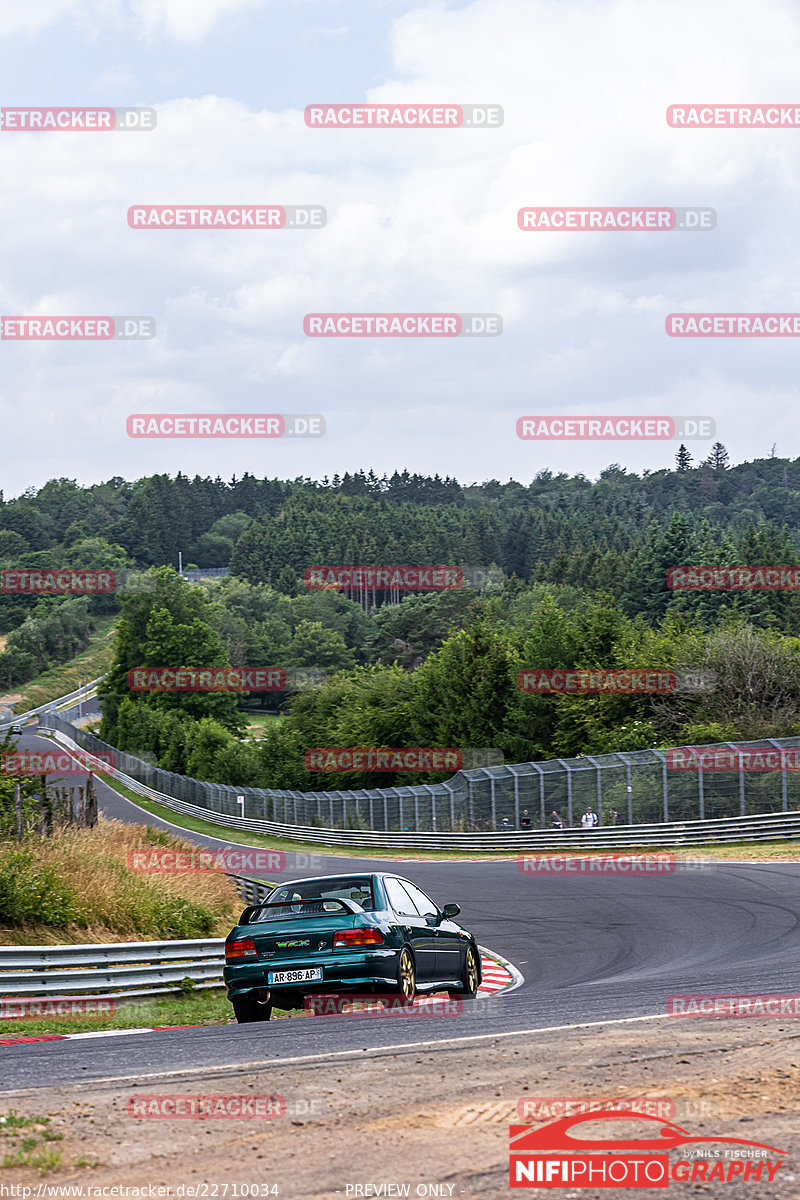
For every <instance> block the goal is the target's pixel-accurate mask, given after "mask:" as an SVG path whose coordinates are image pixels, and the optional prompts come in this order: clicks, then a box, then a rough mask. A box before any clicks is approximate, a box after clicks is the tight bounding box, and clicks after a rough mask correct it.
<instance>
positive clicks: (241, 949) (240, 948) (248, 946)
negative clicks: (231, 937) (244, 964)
mask: <svg viewBox="0 0 800 1200" xmlns="http://www.w3.org/2000/svg"><path fill="white" fill-rule="evenodd" d="M256 953H257V951H256V944H255V942H254V941H253V939H252V938H244V939H243V940H242V941H241V942H226V943H225V961H226V962H230V961H231V959H232V958H251V957H252V956H253V955H254V954H256Z"/></svg>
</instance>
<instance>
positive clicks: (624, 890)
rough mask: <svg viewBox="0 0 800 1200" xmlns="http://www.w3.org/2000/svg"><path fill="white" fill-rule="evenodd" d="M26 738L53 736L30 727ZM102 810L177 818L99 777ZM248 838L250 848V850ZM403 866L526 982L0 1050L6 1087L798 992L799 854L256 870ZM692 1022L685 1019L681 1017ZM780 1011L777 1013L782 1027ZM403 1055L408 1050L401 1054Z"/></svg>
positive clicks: (232, 1063) (359, 1048) (0, 1079)
mask: <svg viewBox="0 0 800 1200" xmlns="http://www.w3.org/2000/svg"><path fill="white" fill-rule="evenodd" d="M20 740H21V743H22V745H23V746H25V747H27V748H30V749H40V750H41V749H44V748H48V747H49V748H51V749H52V746H53V743H52V742H49V741H46V740H42V739H38V738H36V737H35V736H34V735H33V734H32V733H31V732H29V730H26V731H25V733H24V734H23V737H22V738H21V739H20ZM97 789H98V799H99V801H100V806H101V809H102V811H103V813H104V814H105V815H106V816H108V817H115V818H117V819H119V820H122V821H131V822H135V823H140V824H141V823H148V824H150V825H154V826H157V827H161V828H166V829H171V830H172V831H174V832H179V833H180V834H181V835H182V836H183V837H185V838H187V839H188V840H190V841H192V842H195V843H196V844H198V845H202V846H208V847H210V848H213V849H215V850H219V849H220V848H221V845H222V844H228V845H231V846H235V845H236V843H235V842H234V841H233V840H231V841H230V842H229V843H220V842H219V841H218V840H215V839H210V838H207V837H205V836H203V835H201V834H196V833H192V832H190V831H188V830H183V829H178V828H176V827H175V826H171V825H170V824H169V822H168V821H163V820H161V819H160V818H158V817H154V816H152V815H151V814H149V813H145V812H144V811H143V810H141V809H139V808H137V807H136V805H134V804H132V803H130V802H128V801H127V800H125V799H124V798H123V797H121V796H119V795H118V793H116V792H114V791H113V790H112V789H110V788H109V787H108V786H107V785H105V784H104V783H103V782H102V780H100V779H98V781H97ZM251 849H252V848H251ZM348 870H354V871H359V872H364V871H369V870H395V871H396V872H397V873H398V874H399V875H403V876H406V877H407V878H409V879H411V880H413V881H414V882H416V883H418V884H419V885H420V887H422V888H423V889H424V890H425V891H426V892H428V893H430V895H431V896H432V897H433V898H434V899H435V900H436V901H438V902H439V903H441V904H445V903H449V902H452V901H455V902H457V903H458V904H460V905H461V917H460V918H459V920H460V922H461V923H463V924H464V925H465V926H466V927H467V928H469V929H471V930H472V931H473V932H474V933H475V935H476V936H477V939H478V942H479V943H480V944H481V945H482V946H485V947H488V948H490V949H491V950H493V951H496V952H497V953H498V954H500V955H503V956H504V957H506V958H508V959H509V960H510V961H511V962H512V963H514V964H515V965H516V966H517V967H518V969H519V970H520V971H521V972H522V974H523V976H524V983H523V984H522V986H521V987H519V988H518V989H516V990H514V991H512V992H510V993H509V994H508V995H504V996H498V997H492V998H491V1000H489V1001H483V1002H481V1003H480V1004H479V1006H478V1007H477V1008H476V1009H475V1010H474V1011H470V1007H469V1005H468V1004H465V1006H464V1009H465V1011H464V1013H463V1015H460V1016H456V1017H452V1018H449V1019H441V1018H440V1019H433V1018H427V1019H424V1020H423V1019H418V1020H414V1019H412V1018H407V1019H399V1018H398V1019H392V1020H382V1021H379V1020H375V1019H371V1018H359V1019H354V1018H352V1017H341V1018H338V1017H332V1018H325V1019H324V1020H317V1019H312V1018H308V1019H298V1020H291V1021H275V1022H268V1023H264V1024H258V1025H241V1026H237V1025H229V1026H208V1027H204V1028H193V1029H185V1030H168V1031H164V1032H159V1033H150V1034H147V1035H145V1034H130V1035H125V1036H121V1037H98V1038H97V1039H88V1040H78V1041H67V1042H44V1043H30V1044H24V1045H17V1046H4V1047H2V1048H0V1063H1V1064H2V1071H0V1091H7V1090H12V1089H15V1088H25V1087H40V1086H41V1087H44V1086H51V1085H56V1084H67V1083H73V1082H76V1081H80V1080H98V1079H118V1078H126V1079H128V1078H130V1079H133V1078H138V1077H146V1076H148V1075H154V1076H157V1075H158V1074H161V1073H168V1072H175V1073H178V1074H182V1073H183V1072H185V1071H187V1070H188V1071H198V1072H199V1071H207V1070H214V1069H221V1068H228V1067H230V1068H241V1067H245V1066H247V1064H252V1063H259V1064H265V1063H269V1062H276V1063H277V1062H279V1061H283V1062H285V1061H286V1060H291V1059H293V1058H306V1057H308V1056H314V1055H319V1056H326V1055H329V1054H333V1053H345V1052H355V1053H358V1054H361V1053H363V1052H364V1051H367V1050H370V1049H375V1050H379V1049H380V1048H388V1047H398V1048H401V1047H413V1046H414V1045H416V1044H418V1043H423V1042H424V1043H431V1042H433V1043H435V1042H437V1041H442V1040H450V1039H461V1038H475V1037H478V1036H486V1035H492V1036H500V1037H503V1038H504V1039H506V1038H511V1039H513V1035H514V1033H515V1032H516V1033H522V1032H528V1031H536V1030H541V1031H542V1033H541V1044H542V1054H543V1055H546V1052H547V1036H548V1034H547V1032H546V1031H547V1030H548V1029H552V1028H555V1027H560V1026H573V1025H582V1024H595V1023H597V1022H600V1023H606V1022H609V1021H620V1020H623V1019H626V1018H627V1019H630V1018H637V1017H644V1016H648V1017H654V1018H662V1017H663V1021H661V1025H662V1028H663V1034H664V1044H665V1050H666V1049H667V1048H668V1046H669V1026H670V1022H672V1021H676V1020H682V1018H679V1017H666V1010H667V998H668V997H669V996H670V995H673V994H675V993H703V994H716V995H728V996H729V995H750V994H754V993H771V994H774V993H784V994H786V993H800V863H774V862H771V863H767V862H765V863H753V862H747V863H735V862H730V861H726V862H711V861H706V862H702V863H697V864H693V865H692V864H681V865H680V866H679V867H678V869H676V870H675V871H674V872H672V873H651V874H641V875H630V874H611V873H608V872H604V873H603V874H591V875H583V874H563V873H562V874H558V873H556V874H538V873H537V874H525V873H522V872H521V871H520V870H519V869H518V865H517V862H516V860H514V859H511V860H501V861H496V860H487V861H484V862H465V861H452V862H443V861H436V862H411V861H406V862H397V861H395V860H389V859H365V858H358V859H348V858H345V857H340V856H338V855H337V856H322V857H321V858H320V860H319V865H318V867H315V869H314V870H313V871H308V870H306V871H302V870H289V871H286V872H283V873H282V872H279V871H269V872H264V871H262V872H259V871H257V870H256V871H252V872H251V871H248V872H246V873H247V874H253V875H261V876H265V875H266V876H268V877H269V878H273V879H275V878H281V877H282V876H283V877H284V878H292V877H295V878H296V877H299V876H302V875H304V874H328V873H334V872H336V873H338V872H340V871H348ZM685 1019H686V1018H683V1020H685ZM782 1024H783V1022H781V1021H776V1028H777V1026H780V1025H782ZM398 1052H399V1050H398Z"/></svg>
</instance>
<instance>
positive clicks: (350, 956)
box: [222, 947, 400, 999]
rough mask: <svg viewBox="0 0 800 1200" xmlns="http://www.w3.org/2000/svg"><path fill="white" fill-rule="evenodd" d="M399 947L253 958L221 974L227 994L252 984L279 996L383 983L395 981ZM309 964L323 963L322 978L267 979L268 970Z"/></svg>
mask: <svg viewBox="0 0 800 1200" xmlns="http://www.w3.org/2000/svg"><path fill="white" fill-rule="evenodd" d="M399 960H400V950H399V949H396V950H393V949H389V948H387V947H382V948H381V949H380V950H378V949H370V950H363V951H354V950H348V951H345V952H344V953H341V954H326V955H325V956H324V957H323V956H322V955H313V954H309V955H307V956H303V957H300V956H295V957H293V958H281V959H277V958H275V959H269V960H264V959H254V960H253V961H251V962H247V961H244V962H242V963H241V964H240V963H231V964H229V965H226V966H225V968H224V970H223V972H222V977H223V979H224V980H225V986H226V988H227V989H228V998H229V999H230V998H231V997H232V996H237V995H241V994H242V993H243V992H249V991H251V990H252V989H253V988H265V987H269V989H270V991H271V992H272V993H273V995H274V996H275V997H276V999H277V997H278V996H279V995H280V993H281V992H295V993H297V992H303V993H311V992H329V991H330V990H331V988H333V987H342V988H357V987H364V986H365V985H368V984H380V985H383V986H384V987H385V986H386V985H387V984H389V985H396V983H397V967H398V963H399ZM309 967H321V968H322V978H321V979H317V980H311V981H309V982H306V983H276V984H269V983H268V982H267V973H268V972H269V971H297V970H305V969H307V968H309Z"/></svg>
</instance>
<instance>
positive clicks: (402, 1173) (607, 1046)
mask: <svg viewBox="0 0 800 1200" xmlns="http://www.w3.org/2000/svg"><path fill="white" fill-rule="evenodd" d="M400 1020H402V1018H400V1019H398V1024H399V1022H400ZM398 1033H399V1030H398ZM425 1036H426V1035H425V1030H424V1026H423V1025H422V1024H420V1027H419V1032H418V1033H417V1032H416V1031H415V1032H414V1036H413V1037H412V1038H409V1035H408V1031H407V1030H404V1031H403V1035H402V1037H400V1036H398V1039H397V1041H398V1042H401V1041H403V1040H406V1039H408V1040H409V1041H420V1042H422V1041H424V1039H425ZM366 1040H367V1036H365V1041H366ZM253 1050H254V1053H253V1059H254V1060H255V1059H257V1058H258V1053H257V1051H258V1047H257V1045H256V1043H255V1038H254V1044H253ZM187 1065H188V1064H187ZM165 1095H168V1096H172V1097H174V1096H195V1097H198V1096H209V1095H215V1096H246V1097H248V1098H249V1099H250V1101H252V1103H253V1105H255V1100H254V1098H255V1097H258V1096H272V1097H273V1098H276V1097H277V1098H279V1099H273V1101H272V1103H271V1105H270V1103H269V1102H268V1101H262V1102H261V1103H262V1106H263V1108H264V1111H270V1108H271V1110H272V1111H273V1112H275V1111H278V1110H280V1111H281V1112H282V1115H280V1116H274V1117H268V1118H266V1119H261V1118H257V1117H254V1116H251V1115H245V1116H237V1117H235V1118H231V1119H208V1118H203V1119H199V1120H198V1119H180V1118H175V1117H173V1116H168V1117H166V1118H152V1119H150V1118H148V1119H140V1118H137V1117H135V1116H132V1115H129V1108H130V1107H131V1106H136V1105H137V1104H138V1111H139V1112H142V1111H143V1110H147V1108H148V1106H150V1107H151V1108H152V1104H153V1102H152V1101H151V1100H149V1099H147V1097H152V1096H165ZM566 1097H570V1098H585V1099H589V1098H592V1099H599V1098H603V1099H607V1098H611V1097H625V1098H628V1099H632V1098H638V1099H640V1100H644V1099H645V1098H650V1105H649V1107H650V1109H651V1111H652V1112H653V1113H654V1114H655V1115H665V1114H667V1109H665V1108H664V1107H663V1106H664V1105H665V1104H667V1105H669V1106H671V1107H670V1109H669V1116H670V1119H671V1120H673V1121H674V1122H675V1123H677V1124H678V1125H681V1126H682V1127H684V1128H685V1129H686V1130H688V1131H689V1133H691V1134H692V1135H693V1136H702V1137H712V1136H714V1135H716V1136H719V1137H734V1138H742V1139H747V1140H750V1141H754V1142H763V1143H767V1144H769V1145H772V1146H777V1147H779V1148H780V1149H781V1150H783V1151H785V1157H784V1159H783V1160H782V1161H783V1165H782V1166H781V1167H780V1168H779V1170H778V1172H777V1174H776V1175H775V1177H774V1180H773V1182H771V1183H769V1182H767V1181H766V1172H765V1173H764V1177H763V1178H761V1179H760V1180H759V1181H758V1182H755V1181H754V1180H752V1179H750V1180H748V1181H747V1182H744V1181H742V1180H741V1179H740V1178H737V1179H735V1180H733V1181H731V1182H724V1183H723V1182H716V1181H715V1182H703V1181H702V1180H701V1179H696V1180H695V1182H691V1181H689V1182H685V1183H684V1182H676V1181H674V1180H671V1181H670V1184H669V1193H668V1194H669V1195H670V1196H673V1197H689V1196H691V1197H695V1198H696V1197H698V1196H705V1195H710V1196H714V1197H717V1196H725V1197H731V1200H743V1198H744V1197H748V1200H749V1198H750V1197H753V1196H757V1197H758V1198H759V1200H793V1198H795V1197H797V1198H800V1026H798V1025H797V1024H794V1023H793V1022H791V1021H788V1020H780V1019H777V1018H776V1019H772V1020H765V1019H738V1020H731V1019H718V1020H708V1019H689V1020H682V1019H670V1020H631V1021H625V1022H608V1023H606V1024H604V1025H602V1026H596V1027H590V1026H583V1027H575V1028H573V1029H571V1030H566V1031H552V1032H546V1031H544V1032H539V1033H536V1034H522V1035H514V1036H510V1037H500V1038H496V1037H495V1038H486V1039H485V1040H484V1039H481V1040H478V1041H473V1042H471V1043H467V1044H461V1045H458V1044H453V1045H451V1046H447V1047H445V1046H442V1045H439V1046H436V1047H435V1048H429V1047H425V1046H416V1047H415V1046H413V1045H407V1046H405V1047H404V1048H403V1049H398V1050H395V1051H394V1052H386V1051H382V1052H362V1053H355V1054H354V1053H351V1052H348V1053H347V1054H342V1055H337V1056H334V1057H329V1058H327V1059H326V1058H319V1057H318V1058H316V1059H315V1060H314V1061H306V1062H303V1061H302V1060H301V1059H298V1061H296V1062H294V1063H292V1062H288V1063H286V1064H284V1065H280V1064H276V1065H273V1066H260V1065H259V1066H253V1067H251V1068H249V1069H247V1070H245V1071H242V1070H241V1069H238V1070H233V1069H219V1070H214V1071H198V1072H189V1073H188V1074H185V1075H182V1076H178V1075H159V1076H154V1077H151V1078H140V1079H138V1080H130V1081H125V1082H118V1081H109V1082H106V1083H96V1084H82V1085H80V1086H74V1087H57V1088H36V1089H30V1090H26V1091H16V1092H13V1093H11V1092H6V1093H2V1094H0V1113H2V1114H5V1113H7V1112H8V1111H9V1110H10V1109H12V1108H13V1109H15V1110H16V1112H17V1113H18V1114H21V1115H39V1116H42V1115H46V1116H49V1117H50V1118H51V1125H50V1128H51V1129H52V1130H53V1131H54V1132H55V1133H57V1134H63V1139H62V1140H60V1141H58V1142H52V1143H50V1144H51V1145H52V1146H54V1147H57V1148H58V1150H59V1151H60V1153H61V1160H62V1165H61V1166H60V1168H59V1169H57V1170H56V1171H55V1172H53V1173H51V1174H48V1175H47V1176H45V1177H44V1178H41V1177H40V1176H39V1174H38V1173H37V1172H36V1171H35V1170H33V1169H27V1168H20V1167H15V1168H6V1169H0V1185H5V1190H3V1188H2V1187H0V1194H3V1195H5V1196H12V1195H16V1196H18V1197H20V1198H23V1200H24V1192H23V1191H21V1190H19V1191H16V1193H13V1192H11V1191H9V1190H8V1185H10V1184H12V1183H13V1184H15V1185H17V1187H20V1185H28V1186H29V1187H30V1188H31V1191H30V1192H29V1193H28V1194H29V1195H30V1196H31V1197H32V1198H36V1197H39V1198H40V1200H48V1198H50V1197H56V1196H59V1195H61V1196H67V1195H72V1196H74V1197H81V1196H84V1197H86V1198H87V1200H91V1198H93V1197H96V1198H100V1197H112V1196H114V1197H120V1198H122V1200H124V1198H125V1197H126V1196H127V1197H130V1198H133V1197H137V1196H142V1195H150V1196H152V1195H159V1194H160V1195H161V1196H175V1197H178V1198H180V1197H184V1198H185V1197H201V1198H205V1197H209V1198H210V1200H215V1198H216V1197H220V1198H226V1197H227V1198H230V1200H238V1198H239V1197H242V1196H248V1195H249V1196H254V1195H264V1196H267V1195H277V1196H280V1197H283V1198H290V1200H295V1198H297V1200H299V1198H301V1197H302V1198H303V1200H309V1198H312V1200H313V1198H317V1197H318V1198H320V1200H322V1198H323V1197H324V1198H331V1200H334V1198H336V1200H340V1198H344V1200H347V1198H348V1197H353V1198H354V1200H355V1198H361V1197H367V1196H371V1197H376V1196H401V1195H408V1196H412V1197H413V1196H436V1197H441V1196H445V1197H454V1198H469V1197H473V1196H480V1197H506V1198H507V1197H508V1196H509V1195H510V1194H512V1193H510V1191H509V1185H508V1145H509V1123H510V1122H517V1121H519V1120H520V1117H519V1116H518V1115H517V1114H518V1111H519V1110H518V1104H519V1102H520V1100H522V1101H523V1102H526V1103H527V1106H528V1110H529V1112H530V1107H531V1105H533V1106H534V1108H535V1112H534V1114H533V1115H532V1117H531V1118H530V1119H533V1116H535V1115H536V1114H538V1115H539V1116H540V1117H543V1116H544V1117H546V1116H547V1114H548V1112H549V1115H550V1117H551V1118H552V1117H553V1116H555V1115H560V1114H559V1112H558V1109H557V1108H552V1109H549V1110H544V1109H543V1108H542V1107H541V1106H542V1104H543V1103H548V1104H550V1103H557V1101H558V1099H559V1098H566ZM184 1104H187V1102H186V1101H184ZM160 1105H161V1106H162V1107H163V1102H160ZM284 1106H285V1112H283V1109H284ZM654 1106H655V1107H654ZM253 1111H255V1108H253ZM0 1128H2V1126H0ZM605 1128H606V1129H607V1128H608V1125H607V1126H606V1127H605ZM654 1128H657V1127H656V1126H654ZM614 1135H615V1136H617V1137H619V1136H625V1135H628V1136H642V1130H641V1123H637V1124H636V1125H633V1124H628V1122H625V1123H624V1124H623V1123H621V1122H620V1123H618V1124H615V1128H614ZM589 1136H608V1133H607V1132H605V1131H604V1130H601V1129H600V1127H599V1126H593V1127H589ZM1 1140H2V1141H5V1138H2V1139H1ZM2 1148H3V1147H2V1146H0V1149H2ZM716 1149H717V1150H719V1153H720V1156H721V1157H722V1158H723V1161H725V1162H726V1163H729V1162H730V1160H729V1159H725V1158H724V1147H723V1146H719V1145H718V1146H717V1147H716ZM695 1152H696V1151H695ZM687 1153H689V1152H688V1151H678V1150H673V1151H672V1152H671V1154H670V1161H671V1162H672V1163H675V1162H677V1161H678V1158H679V1156H683V1155H685V1154H687ZM76 1160H77V1161H79V1162H83V1163H85V1162H87V1161H89V1162H92V1163H96V1164H97V1165H96V1166H92V1167H86V1166H79V1167H75V1166H73V1165H72V1164H74V1163H75V1162H76ZM713 1161H717V1160H712V1163H711V1164H709V1167H708V1169H709V1170H710V1169H712V1166H713ZM690 1166H691V1169H692V1170H693V1169H694V1167H693V1166H692V1165H691V1164H690ZM703 1166H705V1164H703ZM687 1170H689V1168H688V1167H687ZM69 1184H72V1185H77V1186H76V1189H75V1190H74V1191H71V1192H70V1191H66V1190H64V1191H58V1190H56V1189H59V1188H63V1187H64V1185H69ZM149 1185H153V1186H154V1187H156V1188H157V1187H159V1186H161V1187H163V1188H164V1189H167V1188H169V1189H170V1190H169V1191H167V1190H164V1191H161V1192H160V1193H159V1192H158V1191H144V1192H140V1191H137V1190H136V1189H141V1188H148V1187H149ZM226 1185H227V1190H226ZM254 1185H255V1186H254ZM112 1187H113V1188H116V1189H117V1191H116V1192H115V1193H112V1192H111V1190H110V1189H111V1188H112ZM40 1188H41V1190H39V1189H40ZM406 1188H407V1189H408V1190H406ZM127 1189H130V1190H127ZM526 1191H527V1193H528V1194H536V1195H540V1196H545V1195H546V1196H551V1195H556V1196H564V1197H574V1196H579V1197H580V1198H581V1200H605V1198H609V1197H614V1196H622V1195H625V1196H630V1194H631V1192H630V1190H629V1189H624V1190H623V1189H617V1188H610V1189H602V1190H601V1189H594V1188H584V1189H582V1190H581V1191H580V1192H578V1191H576V1190H575V1189H572V1190H570V1189H569V1188H564V1187H562V1188H559V1189H558V1190H557V1191H555V1192H554V1191H551V1190H550V1189H547V1190H545V1189H540V1188H535V1187H532V1188H528V1189H526ZM513 1194H520V1195H524V1194H525V1192H517V1191H516V1189H515V1191H514V1193H513ZM634 1194H641V1193H636V1192H635V1193H634ZM645 1194H649V1195H653V1194H656V1195H658V1194H659V1192H655V1193H654V1192H653V1191H648V1192H646V1193H645ZM660 1194H661V1195H664V1192H663V1190H661V1191H660Z"/></svg>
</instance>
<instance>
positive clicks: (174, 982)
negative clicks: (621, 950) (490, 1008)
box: [0, 875, 522, 1002]
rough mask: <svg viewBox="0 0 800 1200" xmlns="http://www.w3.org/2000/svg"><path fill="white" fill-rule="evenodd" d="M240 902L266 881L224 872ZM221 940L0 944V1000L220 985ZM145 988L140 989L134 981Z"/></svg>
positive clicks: (259, 895)
mask: <svg viewBox="0 0 800 1200" xmlns="http://www.w3.org/2000/svg"><path fill="white" fill-rule="evenodd" d="M229 878H230V879H232V880H233V882H234V883H235V884H236V886H237V888H238V890H239V893H240V895H241V897H242V899H243V900H245V901H246V902H247V903H248V904H256V903H258V901H259V900H261V899H263V898H264V896H265V895H266V894H267V892H268V891H269V890H270V888H271V885H270V884H269V883H267V882H265V881H264V880H263V879H251V878H249V877H248V876H245V875H230V876H229ZM224 947H225V942H224V940H223V939H222V938H209V939H208V940H207V941H205V940H203V939H202V938H193V939H191V940H187V941H180V942H111V943H106V944H103V945H91V944H86V945H82V946H0V1002H2V1001H3V1000H16V1001H20V1000H25V999H32V998H34V997H36V998H37V999H38V998H42V999H47V997H50V998H55V997H56V996H58V997H64V998H68V997H70V996H72V997H75V996H78V995H80V996H91V995H92V994H94V995H95V996H97V995H98V994H100V995H102V996H103V997H104V998H109V999H120V1000H127V999H135V998H136V997H139V996H157V995H163V994H164V993H165V992H171V993H174V992H176V991H181V990H182V989H181V987H180V984H181V983H182V981H183V980H185V979H187V978H188V979H191V980H192V981H193V982H194V984H195V987H197V988H221V987H223V986H224V984H223V981H222V968H223V966H224V964H225V950H224ZM478 949H479V951H480V953H481V955H482V956H483V957H484V958H491V959H494V960H495V961H499V962H502V963H503V965H504V966H506V967H507V968H508V969H509V971H510V972H511V974H512V976H513V979H514V982H513V984H512V985H511V986H510V987H509V988H508V989H507V990H512V988H513V987H518V986H519V983H520V982H521V981H522V976H521V975H520V973H519V971H518V970H517V968H516V967H515V966H514V965H513V963H510V962H508V960H507V959H504V958H502V957H501V956H499V955H497V954H496V953H495V952H494V951H492V950H489V949H487V948H486V947H485V946H478ZM141 983H145V984H148V985H155V986H147V987H140V986H137V985H138V984H141Z"/></svg>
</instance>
